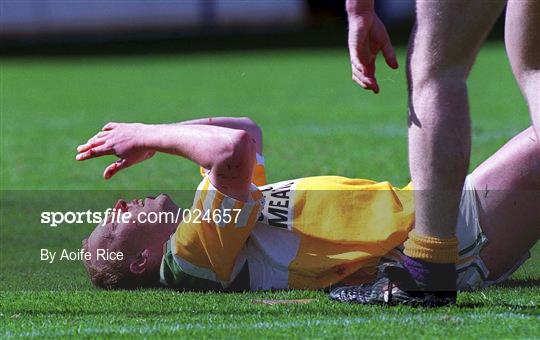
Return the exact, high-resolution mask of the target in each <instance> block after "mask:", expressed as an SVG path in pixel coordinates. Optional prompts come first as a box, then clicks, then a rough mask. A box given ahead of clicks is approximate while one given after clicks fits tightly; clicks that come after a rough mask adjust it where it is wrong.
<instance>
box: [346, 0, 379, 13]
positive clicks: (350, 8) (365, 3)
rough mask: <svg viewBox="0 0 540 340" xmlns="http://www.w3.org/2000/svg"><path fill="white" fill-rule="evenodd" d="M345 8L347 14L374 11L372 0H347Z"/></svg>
mask: <svg viewBox="0 0 540 340" xmlns="http://www.w3.org/2000/svg"><path fill="white" fill-rule="evenodd" d="M345 8H346V10H347V14H348V15H360V14H363V13H367V12H374V10H375V8H374V0H347V1H346V3H345Z"/></svg>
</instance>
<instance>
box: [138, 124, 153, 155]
mask: <svg viewBox="0 0 540 340" xmlns="http://www.w3.org/2000/svg"><path fill="white" fill-rule="evenodd" d="M138 130H139V138H138V144H139V146H140V147H142V148H145V149H155V147H156V145H157V143H158V141H157V140H156V137H157V134H156V133H155V125H152V124H142V123H141V125H140V126H139V127H138Z"/></svg>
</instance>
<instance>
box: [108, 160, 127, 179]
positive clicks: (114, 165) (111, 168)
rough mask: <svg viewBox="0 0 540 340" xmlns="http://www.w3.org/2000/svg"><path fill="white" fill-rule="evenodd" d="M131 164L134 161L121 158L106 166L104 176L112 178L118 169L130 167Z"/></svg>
mask: <svg viewBox="0 0 540 340" xmlns="http://www.w3.org/2000/svg"><path fill="white" fill-rule="evenodd" d="M131 165H132V163H131V162H129V161H128V160H126V159H119V160H117V161H116V162H114V163H112V164H111V165H109V166H108V167H106V168H105V171H103V178H105V179H110V178H111V177H112V176H114V175H116V173H117V172H118V171H120V170H123V169H125V168H128V167H130V166H131Z"/></svg>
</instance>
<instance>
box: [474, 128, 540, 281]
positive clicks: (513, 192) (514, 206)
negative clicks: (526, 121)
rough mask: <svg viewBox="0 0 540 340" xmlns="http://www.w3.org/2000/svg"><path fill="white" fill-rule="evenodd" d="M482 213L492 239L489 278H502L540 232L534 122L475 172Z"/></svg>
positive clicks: (486, 255) (539, 164) (539, 151)
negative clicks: (539, 224)
mask: <svg viewBox="0 0 540 340" xmlns="http://www.w3.org/2000/svg"><path fill="white" fill-rule="evenodd" d="M472 178H473V182H474V186H475V191H476V193H477V197H478V202H479V219H480V225H481V226H482V231H483V233H484V234H485V235H486V238H487V240H488V242H487V243H486V245H485V246H484V247H483V248H482V251H481V253H480V256H481V258H482V261H483V262H484V264H485V265H486V267H487V269H488V270H489V276H488V278H487V279H488V280H489V281H494V280H498V279H499V278H501V276H503V275H504V274H506V273H508V271H511V270H512V268H514V267H515V265H516V264H517V263H518V262H519V261H520V260H521V259H522V257H523V255H524V254H526V252H527V251H528V250H529V249H530V248H531V247H532V246H533V245H534V244H535V243H536V241H537V240H538V238H539V237H540V228H539V227H538V223H539V222H538V221H540V209H538V202H540V141H538V139H537V138H536V136H535V133H534V130H533V129H532V128H529V129H527V130H525V131H523V132H522V133H520V134H519V135H517V136H516V137H514V138H513V139H512V140H511V141H510V142H508V143H507V144H506V145H504V146H503V147H502V148H501V149H500V150H499V151H497V152H496V153H495V154H494V155H493V156H491V157H490V158H489V159H488V160H486V161H485V162H483V163H482V164H481V165H480V166H479V167H478V168H477V169H476V170H474V172H473V173H472Z"/></svg>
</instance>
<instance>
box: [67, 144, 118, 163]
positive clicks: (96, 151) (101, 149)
mask: <svg viewBox="0 0 540 340" xmlns="http://www.w3.org/2000/svg"><path fill="white" fill-rule="evenodd" d="M112 154H113V150H112V148H111V147H110V146H108V145H106V144H102V145H99V146H96V147H92V148H89V149H88V150H86V151H83V152H80V153H79V154H77V156H75V159H76V160H78V161H84V160H87V159H90V158H96V157H101V156H105V155H112Z"/></svg>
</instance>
